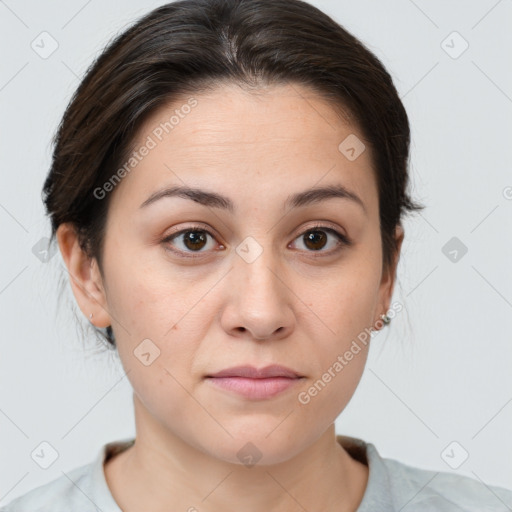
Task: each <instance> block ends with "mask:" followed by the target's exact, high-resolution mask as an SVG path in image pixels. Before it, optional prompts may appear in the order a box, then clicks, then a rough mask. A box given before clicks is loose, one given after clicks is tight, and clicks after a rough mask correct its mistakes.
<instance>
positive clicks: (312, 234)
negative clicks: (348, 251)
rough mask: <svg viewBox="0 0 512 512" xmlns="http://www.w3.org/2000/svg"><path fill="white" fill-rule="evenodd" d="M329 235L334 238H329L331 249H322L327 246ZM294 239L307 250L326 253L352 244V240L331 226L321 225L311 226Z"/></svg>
mask: <svg viewBox="0 0 512 512" xmlns="http://www.w3.org/2000/svg"><path fill="white" fill-rule="evenodd" d="M329 235H331V237H332V238H334V240H331V242H330V246H331V249H330V250H322V249H324V247H326V246H329V238H330V237H329ZM295 240H299V241H300V242H301V243H302V244H303V246H304V247H305V250H306V251H307V252H320V253H327V254H332V253H335V252H338V251H339V250H341V249H342V247H343V246H350V245H351V244H352V242H351V241H350V240H349V239H348V238H347V237H346V236H345V235H343V234H342V233H339V232H338V231H336V230H335V229H333V228H331V227H327V226H323V225H316V226H312V227H311V228H309V229H308V230H306V231H304V232H303V233H302V234H301V235H300V236H299V237H297V238H296V239H295ZM299 248H300V247H299ZM300 249H301V248H300Z"/></svg>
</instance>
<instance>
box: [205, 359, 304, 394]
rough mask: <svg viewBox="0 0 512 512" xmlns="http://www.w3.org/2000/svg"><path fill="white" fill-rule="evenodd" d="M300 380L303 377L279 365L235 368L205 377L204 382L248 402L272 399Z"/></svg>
mask: <svg viewBox="0 0 512 512" xmlns="http://www.w3.org/2000/svg"><path fill="white" fill-rule="evenodd" d="M302 379H303V376H302V375H300V374H299V373H298V372H296V371H294V370H291V369H290V368H286V367H285V366H280V365H271V366H266V367H265V368H261V369H257V368H254V367H252V366H236V367H233V368H227V369H225V370H222V371H220V372H217V373H214V374H212V375H207V376H206V380H207V381H209V382H211V383H212V384H213V385H215V386H216V387H219V388H221V389H224V390H226V391H230V392H234V393H236V394H238V395H241V396H243V397H245V398H247V399H250V400H265V399H268V398H272V397H274V396H276V395H278V394H280V393H283V392H284V391H286V390H288V389H290V388H292V387H294V386H296V385H297V383H298V382H300V381H302Z"/></svg>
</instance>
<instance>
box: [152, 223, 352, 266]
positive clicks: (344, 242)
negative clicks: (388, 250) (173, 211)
mask: <svg viewBox="0 0 512 512" xmlns="http://www.w3.org/2000/svg"><path fill="white" fill-rule="evenodd" d="M190 231H200V232H201V233H206V234H207V235H209V236H211V237H212V238H215V237H214V235H213V234H212V233H210V231H208V229H206V228H205V227H204V226H201V225H193V226H189V227H187V228H186V229H182V230H180V231H177V232H176V233H173V234H172V235H170V236H168V237H166V238H164V239H163V240H162V243H165V244H167V243H169V242H170V241H172V240H173V239H174V238H177V237H178V236H180V235H182V234H184V233H188V232H190ZM311 231H326V232H328V233H331V234H333V235H334V236H336V237H337V238H338V244H337V246H336V247H335V248H334V249H331V250H330V251H322V250H319V251H306V252H310V253H311V256H312V257H314V258H318V257H323V256H331V255H333V254H335V253H337V252H339V251H340V250H341V249H342V248H343V247H350V246H351V245H352V241H351V240H350V239H349V238H348V237H347V236H346V235H344V234H342V233H340V232H338V231H337V230H335V229H333V228H331V227H328V226H325V225H323V224H316V225H314V226H311V227H309V228H308V229H306V230H305V231H303V232H302V233H301V234H299V236H297V237H295V239H294V240H296V239H297V238H299V237H300V236H304V235H305V234H306V233H309V232H311ZM165 249H166V250H167V251H170V252H173V253H178V254H179V255H180V256H183V257H185V258H201V257H203V252H204V251H196V252H194V251H181V250H176V249H170V248H167V247H166V248H165ZM315 252H316V253H319V254H315Z"/></svg>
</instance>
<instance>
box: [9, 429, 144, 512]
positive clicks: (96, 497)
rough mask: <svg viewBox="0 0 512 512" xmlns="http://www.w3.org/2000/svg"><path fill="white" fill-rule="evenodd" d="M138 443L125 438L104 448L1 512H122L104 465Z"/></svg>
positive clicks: (16, 499)
mask: <svg viewBox="0 0 512 512" xmlns="http://www.w3.org/2000/svg"><path fill="white" fill-rule="evenodd" d="M134 442H135V438H125V439H121V440H118V441H111V442H110V443H107V444H104V445H103V446H101V448H100V450H99V451H98V452H97V454H96V458H95V459H94V460H93V461H92V462H90V463H89V464H84V465H83V466H79V467H77V468H75V469H73V470H71V471H68V472H64V471H63V474H62V476H60V477H59V478H56V479H55V480H52V481H51V482H48V483H47V484H44V485H41V486H39V487H36V488H35V489H32V490H31V491H29V492H27V493H25V494H23V495H22V496H20V497H18V498H15V499H14V500H12V501H11V502H10V503H8V504H7V505H5V506H3V507H1V508H0V512H69V511H78V512H121V509H120V508H119V507H118V506H117V503H116V502H115V501H114V498H113V497H112V494H111V493H110V489H109V487H108V485H107V482H106V479H105V473H104V462H105V461H106V460H107V459H108V458H109V457H111V456H113V455H115V454H117V453H120V452H122V451H123V450H125V449H126V448H128V447H129V446H131V445H132V444H133V443H134Z"/></svg>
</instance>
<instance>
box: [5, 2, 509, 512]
mask: <svg viewBox="0 0 512 512" xmlns="http://www.w3.org/2000/svg"><path fill="white" fill-rule="evenodd" d="M409 139H410V133H409V125H408V119H407V115H406V112H405V110H404V107H403V105H402V103H401V101H400V99H399V97H398V94H397V92H396V89H395V87H394V85H393V82H392V79H391V77H390V75H389V74H388V73H387V71H386V70H385V69H384V68H383V66H382V64H381V63H380V62H379V60H378V59H377V58H376V57H375V56H374V55H373V54H372V53H370V52H369V51H368V50H367V49H366V48H365V47H364V46H363V45H362V44H361V43H360V42H359V41H358V40H357V39H355V38H354V37H353V36H352V35H350V34H349V33H347V32H346V31H345V30H344V29H343V28H342V27H341V26H340V25H338V24H336V23H335V22H334V21H333V20H331V19H330V18H329V17H327V16H326V15H325V14H323V13H322V12H320V11H319V10H318V9H316V8H314V7H312V6H310V5H309V4H307V3H304V2H301V1H299V0H254V1H243V0H242V1H241V0H184V1H180V2H175V3H172V4H169V5H165V6H163V7H160V8H158V9H155V10H154V11H153V12H151V13H149V14H148V15H147V16H145V17H144V18H143V19H141V20H140V21H139V22H138V23H136V24H135V25H134V26H133V27H131V28H130V29H128V30H127V31H126V32H125V33H123V34H122V35H121V36H119V37H118V38H117V39H116V40H115V41H113V42H112V43H111V44H110V45H109V47H108V48H107V49H106V50H105V51H104V52H103V54H102V55H101V56H100V57H99V58H98V60H97V61H96V62H95V64H94V66H93V67H92V68H91V69H90V70H89V71H88V73H87V75H86V77H85V78H84V80H83V81H82V83H81V85H80V86H79V88H78V90H77V92H76V94H75V96H74V97H73V99H72V101H71V103H70V105H69V106H68V109H67V111H66V113H65V115H64V118H63V120H62V123H61V125H60V128H59V131H58V134H57V137H56V144H55V151H54V156H53V162H52V167H51V170H50V173H49V175H48V177H47V180H46V183H45V186H44V194H45V205H46V208H47V212H48V215H49V216H50V218H51V222H52V236H53V238H54V239H55V240H56V242H57V243H58V246H59V249H60V251H61V254H62V257H63V260H64V262H65V264H66V267H67V269H68V271H69V276H70V283H71V286H72V289H73V293H74V295H75V298H76V301H77V303H78V305H79V307H80V309H81V311H82V312H83V313H84V315H86V317H87V318H89V320H90V322H91V323H92V324H93V325H94V326H95V328H97V329H98V330H99V332H101V333H102V334H104V335H105V339H106V341H107V343H109V344H110V345H111V346H112V347H113V348H115V349H116V350H117V351H118V352H119V356H120V359H121V361H122V364H123V368H124V370H125V371H126V373H127V376H128V378H129V380H130V382H131V384H132V386H133V390H134V395H133V396H134V408H135V419H136V430H137V433H136V438H135V439H125V440H122V441H117V442H112V443H109V444H107V445H105V446H103V447H102V449H101V451H100V453H99V454H98V457H97V458H96V460H95V461H94V462H93V463H91V464H90V465H87V466H83V467H81V468H77V469H75V470H74V471H73V472H71V473H70V474H69V475H68V476H69V478H68V477H66V476H63V477H61V478H59V479H57V480H55V481H53V482H51V483H49V484H46V485H44V486H41V487H39V488H38V489H35V490H33V491H31V492H29V493H27V494H26V495H24V496H22V497H21V498H18V499H17V500H14V501H13V502H12V503H11V504H10V505H8V506H7V507H6V510H7V511H12V512H15V511H21V510H50V509H51V510H52V511H57V510H80V511H88V510H91V511H93V510H102V511H104V512H105V511H117V512H119V511H120V510H123V511H125V512H130V511H141V510H144V511H160V510H166V511H170V510H173V511H175V510H176V511H177V510H183V511H190V512H191V511H200V512H202V511H218V510H224V511H226V510H235V509H243V510H246V511H265V512H266V511H269V510H272V511H273V512H281V511H290V510H307V511H310V512H313V511H328V512H330V511H338V512H339V511H347V512H348V511H358V512H369V511H377V510H378V511H394V510H402V509H403V508H404V507H406V506H408V510H415V511H427V510H428V511H433V510H436V511H455V510H457V511H460V510H479V511H480V510H508V508H507V506H508V507H512V492H511V491H508V490H506V489H502V488H497V487H490V486H482V484H481V483H480V482H477V481H475V480H472V479H470V478H467V477H461V476H458V475H453V474H449V473H436V472H432V471H427V470H423V469H420V468H414V467H411V466H407V465H405V464H402V463H400V462H398V461H393V460H389V459H384V458H382V457H381V456H380V455H379V453H378V451H377V450H376V448H375V447H374V446H373V445H372V444H370V443H366V442H365V441H363V440H362V439H358V438H352V437H347V436H339V435H338V436H336V434H335V429H334V420H335V419H336V418H337V417H338V416H339V414H340V413H341V412H342V411H343V410H344V408H345V407H346V405H347V404H348V402H349V401H350V399H351V397H352V395H353V394H354V392H355V390H356V388H357V385H358V383H359V380H360V378H361V375H362V373H363V371H364V367H365V362H366V359H367V355H368V350H369V345H370V339H371V335H372V334H373V333H374V332H375V331H378V330H380V329H382V328H384V327H385V325H386V324H388V323H389V322H390V320H391V318H392V317H393V316H394V315H395V314H396V312H398V311H399V310H400V308H401V304H399V303H392V302H391V299H392V293H393V287H394V283H395V275H396V267H397V263H398V260H399V255H400V249H401V244H402V241H403V238H404V231H403V228H402V224H401V220H402V217H403V215H405V214H406V213H407V212H408V211H410V212H412V211H415V210H419V209H420V208H421V206H420V205H418V204H416V203H415V202H413V200H412V199H411V198H410V197H409V195H408V192H407V185H408V179H409V178H408V169H407V161H408V156H409ZM489 491H491V492H489Z"/></svg>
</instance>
